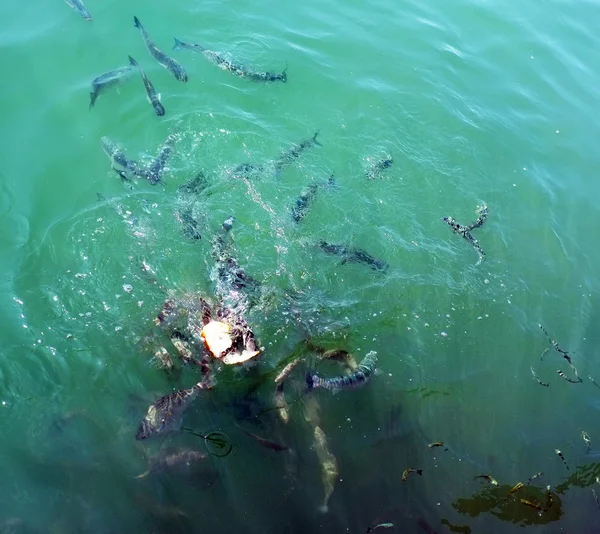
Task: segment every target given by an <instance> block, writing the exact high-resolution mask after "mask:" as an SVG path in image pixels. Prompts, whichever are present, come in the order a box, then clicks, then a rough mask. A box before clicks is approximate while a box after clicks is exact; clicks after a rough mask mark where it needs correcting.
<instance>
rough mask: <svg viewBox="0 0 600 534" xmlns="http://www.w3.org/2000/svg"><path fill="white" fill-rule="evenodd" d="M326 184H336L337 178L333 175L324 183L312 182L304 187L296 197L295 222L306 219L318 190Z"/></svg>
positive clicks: (294, 206) (293, 213) (293, 211)
mask: <svg viewBox="0 0 600 534" xmlns="http://www.w3.org/2000/svg"><path fill="white" fill-rule="evenodd" d="M326 185H328V186H332V185H335V178H334V177H333V175H331V176H330V177H329V180H327V182H324V183H322V184H319V183H313V184H310V185H309V186H308V187H307V188H306V189H304V190H303V191H302V192H301V193H300V196H299V197H298V198H297V199H296V202H295V203H294V205H293V206H292V219H294V222H296V223H299V222H300V221H301V220H302V219H304V217H306V215H307V214H308V211H309V209H310V205H311V204H312V203H313V202H314V200H315V198H316V196H317V191H318V189H319V187H320V186H321V187H324V186H326Z"/></svg>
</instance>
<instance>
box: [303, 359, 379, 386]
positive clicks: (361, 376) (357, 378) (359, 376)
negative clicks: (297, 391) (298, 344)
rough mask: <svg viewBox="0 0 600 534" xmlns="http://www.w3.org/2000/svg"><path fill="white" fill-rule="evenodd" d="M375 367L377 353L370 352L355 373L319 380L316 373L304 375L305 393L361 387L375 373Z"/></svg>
mask: <svg viewBox="0 0 600 534" xmlns="http://www.w3.org/2000/svg"><path fill="white" fill-rule="evenodd" d="M376 365H377V352H375V351H374V350H372V351H371V352H369V353H368V354H367V355H366V356H365V357H364V358H363V360H362V361H361V362H360V363H359V364H358V367H357V368H356V371H354V372H352V373H350V374H347V375H342V376H336V377H333V378H321V377H320V376H319V375H318V374H316V373H308V374H307V375H306V385H307V389H306V390H307V391H310V390H312V389H315V388H325V389H331V390H334V391H335V390H339V389H349V388H355V387H358V386H362V385H363V384H364V383H365V382H367V380H369V378H371V376H372V375H373V373H375V366H376Z"/></svg>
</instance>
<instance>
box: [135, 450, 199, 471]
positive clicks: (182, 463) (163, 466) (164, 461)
mask: <svg viewBox="0 0 600 534" xmlns="http://www.w3.org/2000/svg"><path fill="white" fill-rule="evenodd" d="M206 458H208V456H207V455H206V454H204V453H202V452H199V451H195V450H192V449H181V450H174V449H172V448H168V449H165V450H164V451H162V453H161V454H159V455H158V456H156V457H155V458H152V459H151V460H150V462H149V465H148V469H147V470H146V471H145V472H144V473H142V474H141V475H138V476H136V477H135V478H145V477H147V476H148V475H150V474H153V473H158V472H162V471H170V472H171V471H177V472H180V471H189V470H190V468H191V467H192V466H193V464H196V463H198V462H201V461H202V460H206Z"/></svg>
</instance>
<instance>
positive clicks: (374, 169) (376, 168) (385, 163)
mask: <svg viewBox="0 0 600 534" xmlns="http://www.w3.org/2000/svg"><path fill="white" fill-rule="evenodd" d="M392 163H394V160H393V159H392V156H388V157H387V158H384V159H380V160H377V161H376V162H375V163H373V165H371V167H369V169H368V170H367V173H366V174H367V178H368V179H369V180H374V179H375V178H377V177H378V176H379V175H380V174H381V172H382V171H384V170H385V169H388V168H389V167H391V166H392Z"/></svg>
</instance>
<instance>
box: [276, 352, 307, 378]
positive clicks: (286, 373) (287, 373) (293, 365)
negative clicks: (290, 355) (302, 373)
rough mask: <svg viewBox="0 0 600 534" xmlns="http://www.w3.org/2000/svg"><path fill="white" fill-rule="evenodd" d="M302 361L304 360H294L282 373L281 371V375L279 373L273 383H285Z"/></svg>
mask: <svg viewBox="0 0 600 534" xmlns="http://www.w3.org/2000/svg"><path fill="white" fill-rule="evenodd" d="M302 361H303V360H302V358H296V359H294V360H292V361H291V362H290V363H288V364H287V365H286V366H285V367H284V368H283V369H282V370H281V371H279V373H277V376H276V377H275V379H274V380H273V382H275V384H281V383H283V381H284V380H285V379H286V378H287V377H288V376H290V374H291V372H292V371H293V370H294V369H295V368H296V367H297V366H298V364H300V363H302Z"/></svg>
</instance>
